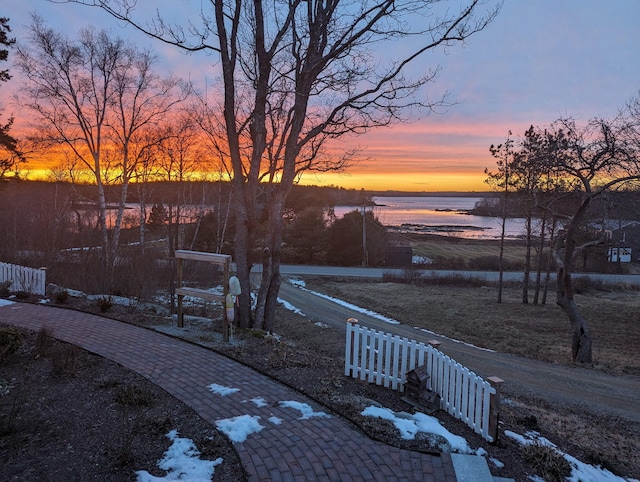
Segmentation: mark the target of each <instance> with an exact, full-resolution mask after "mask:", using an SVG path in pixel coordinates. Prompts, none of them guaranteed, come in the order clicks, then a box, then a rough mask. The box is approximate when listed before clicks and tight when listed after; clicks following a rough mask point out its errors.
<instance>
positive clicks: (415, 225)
mask: <svg viewBox="0 0 640 482" xmlns="http://www.w3.org/2000/svg"><path fill="white" fill-rule="evenodd" d="M480 199H481V198H473V197H435V196H434V197H420V196H415V197H374V198H373V200H374V202H375V203H376V204H378V206H376V207H373V208H371V209H373V212H374V214H375V216H376V217H377V218H378V219H379V220H380V222H381V223H382V224H384V225H385V226H388V227H390V228H393V229H395V230H399V231H403V232H419V233H434V234H441V235H449V236H457V237H462V238H476V239H496V238H499V237H500V231H501V223H502V220H501V219H500V218H494V217H486V216H472V215H469V214H467V211H468V210H470V209H473V207H474V206H475V204H476V202H477V201H479V200H480ZM354 209H355V208H354V207H351V206H336V215H337V216H338V217H340V216H342V215H344V214H345V213H347V212H349V211H353V210H354ZM367 209H370V208H367ZM523 233H524V220H523V219H508V220H507V224H506V234H507V236H508V237H515V236H520V235H522V234H523Z"/></svg>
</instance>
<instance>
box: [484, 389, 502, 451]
mask: <svg viewBox="0 0 640 482" xmlns="http://www.w3.org/2000/svg"><path fill="white" fill-rule="evenodd" d="M487 381H488V382H489V384H490V385H491V387H492V388H493V389H494V390H495V393H492V394H491V397H490V400H489V436H490V437H493V441H492V442H491V443H492V444H494V445H495V444H497V443H498V422H499V421H500V387H501V386H502V384H503V383H504V380H503V379H501V378H498V377H488V378H487Z"/></svg>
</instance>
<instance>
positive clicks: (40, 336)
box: [36, 325, 53, 357]
mask: <svg viewBox="0 0 640 482" xmlns="http://www.w3.org/2000/svg"><path fill="white" fill-rule="evenodd" d="M52 344H53V330H52V329H51V328H49V327H47V326H45V325H43V326H42V327H41V328H40V329H39V330H38V333H37V334H36V357H41V356H46V355H47V352H48V351H49V348H51V345H52Z"/></svg>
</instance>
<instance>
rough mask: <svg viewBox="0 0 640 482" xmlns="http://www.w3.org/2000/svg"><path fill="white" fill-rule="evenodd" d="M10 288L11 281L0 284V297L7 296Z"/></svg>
mask: <svg viewBox="0 0 640 482" xmlns="http://www.w3.org/2000/svg"><path fill="white" fill-rule="evenodd" d="M9 288H11V280H7V281H2V282H0V296H7V295H8V294H9Z"/></svg>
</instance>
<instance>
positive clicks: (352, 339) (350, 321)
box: [347, 318, 358, 377]
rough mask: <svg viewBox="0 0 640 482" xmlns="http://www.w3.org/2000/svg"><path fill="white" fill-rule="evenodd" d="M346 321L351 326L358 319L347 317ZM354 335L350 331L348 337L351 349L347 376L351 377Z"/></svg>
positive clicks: (356, 322)
mask: <svg viewBox="0 0 640 482" xmlns="http://www.w3.org/2000/svg"><path fill="white" fill-rule="evenodd" d="M347 323H350V324H351V327H352V328H353V326H355V325H357V324H358V320H357V319H355V318H347ZM355 337H356V334H355V333H354V332H353V331H352V332H351V336H350V337H349V345H350V346H351V350H349V353H350V355H349V360H348V362H349V376H351V377H353V360H354V356H355V354H354V353H353V348H354V345H355V341H356V340H355Z"/></svg>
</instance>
